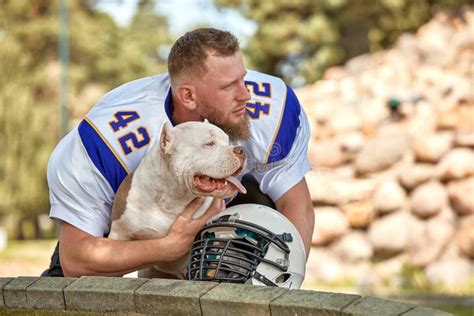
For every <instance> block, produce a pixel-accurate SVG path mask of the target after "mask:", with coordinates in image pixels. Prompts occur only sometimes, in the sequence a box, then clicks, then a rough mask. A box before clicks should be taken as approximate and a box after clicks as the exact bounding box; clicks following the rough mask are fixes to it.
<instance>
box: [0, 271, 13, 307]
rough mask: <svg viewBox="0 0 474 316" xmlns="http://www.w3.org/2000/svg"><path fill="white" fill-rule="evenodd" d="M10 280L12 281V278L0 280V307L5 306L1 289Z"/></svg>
mask: <svg viewBox="0 0 474 316" xmlns="http://www.w3.org/2000/svg"><path fill="white" fill-rule="evenodd" d="M11 280H13V278H0V307H3V306H5V302H4V300H3V287H4V286H5V285H6V284H8V282H10V281H11Z"/></svg>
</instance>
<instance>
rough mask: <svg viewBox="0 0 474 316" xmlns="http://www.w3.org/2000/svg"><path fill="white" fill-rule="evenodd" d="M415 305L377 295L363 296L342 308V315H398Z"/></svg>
mask: <svg viewBox="0 0 474 316" xmlns="http://www.w3.org/2000/svg"><path fill="white" fill-rule="evenodd" d="M414 307H415V305H413V304H406V303H400V302H395V301H390V300H385V299H382V298H377V297H371V296H367V297H363V298H361V299H358V300H356V301H354V302H352V303H351V304H350V305H349V306H347V307H346V308H344V309H343V310H342V315H364V316H371V315H373V316H380V315H400V314H403V313H405V312H407V311H409V310H411V309H413V308H414Z"/></svg>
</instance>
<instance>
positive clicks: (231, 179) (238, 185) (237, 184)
mask: <svg viewBox="0 0 474 316" xmlns="http://www.w3.org/2000/svg"><path fill="white" fill-rule="evenodd" d="M225 179H226V180H227V181H229V182H230V183H232V184H233V185H234V186H235V187H236V188H237V191H239V193H243V194H245V193H247V190H246V189H245V187H244V186H243V185H242V183H240V181H239V180H238V179H237V178H236V177H232V176H230V177H227V178H225Z"/></svg>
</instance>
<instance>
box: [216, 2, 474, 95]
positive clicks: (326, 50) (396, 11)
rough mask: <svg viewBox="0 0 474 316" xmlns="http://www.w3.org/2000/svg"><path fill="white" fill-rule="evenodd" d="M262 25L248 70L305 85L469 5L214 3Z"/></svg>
mask: <svg viewBox="0 0 474 316" xmlns="http://www.w3.org/2000/svg"><path fill="white" fill-rule="evenodd" d="M214 1H215V4H216V5H217V6H218V7H220V8H229V7H230V8H235V9H237V10H238V11H239V12H240V13H241V14H242V15H243V16H244V17H246V18H249V19H251V20H254V21H256V22H257V24H258V29H257V32H256V33H255V34H254V35H253V37H252V38H251V39H250V41H249V44H248V46H247V47H246V49H245V55H246V57H247V66H248V67H249V68H252V69H257V70H260V71H263V72H266V73H270V74H274V75H277V76H280V77H282V78H284V79H285V81H286V82H288V83H289V84H291V85H292V86H302V85H304V84H308V83H312V82H314V81H316V80H317V79H320V78H321V77H322V75H323V74H324V71H325V70H326V69H327V68H328V67H330V66H333V65H340V64H343V63H344V62H345V61H347V60H349V59H350V58H352V57H354V56H357V55H360V54H362V53H366V52H369V51H370V52H374V51H377V50H380V49H383V48H387V47H389V46H390V45H391V44H393V43H394V41H395V40H396V39H397V37H398V36H399V35H400V34H401V33H404V32H414V31H415V30H416V29H417V28H418V27H419V26H421V25H422V24H424V23H426V22H427V21H428V20H429V19H430V18H431V17H432V16H433V13H435V12H437V11H439V10H441V9H451V10H457V9H460V8H461V7H462V6H463V5H466V4H469V3H472V1H470V0H417V1H411V0H378V1H372V0H350V1H349V0H321V1H314V0H277V1H261V0H245V1H241V0H214Z"/></svg>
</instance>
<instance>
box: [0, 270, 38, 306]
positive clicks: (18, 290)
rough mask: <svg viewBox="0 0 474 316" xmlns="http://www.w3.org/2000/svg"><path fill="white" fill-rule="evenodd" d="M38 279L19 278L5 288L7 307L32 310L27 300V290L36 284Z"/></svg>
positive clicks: (4, 297) (4, 294)
mask: <svg viewBox="0 0 474 316" xmlns="http://www.w3.org/2000/svg"><path fill="white" fill-rule="evenodd" d="M38 279H39V278H38V277H18V278H16V279H13V280H11V281H10V282H8V284H6V285H5V286H4V287H3V299H4V300H5V306H7V307H14V308H31V306H30V305H29V304H28V300H27V298H26V288H27V287H28V286H30V285H31V284H33V283H34V282H36V281H37V280H38Z"/></svg>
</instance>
